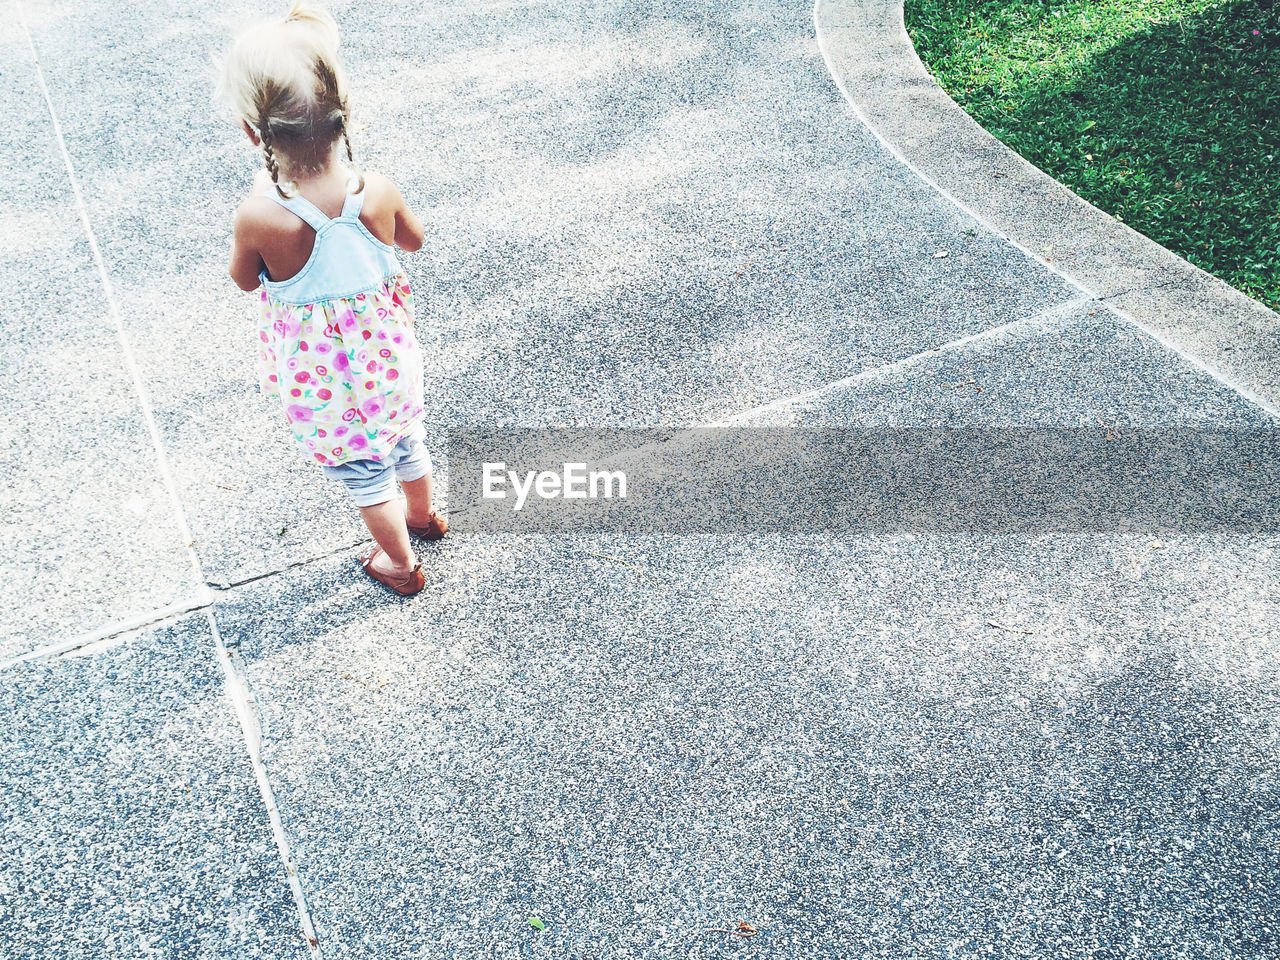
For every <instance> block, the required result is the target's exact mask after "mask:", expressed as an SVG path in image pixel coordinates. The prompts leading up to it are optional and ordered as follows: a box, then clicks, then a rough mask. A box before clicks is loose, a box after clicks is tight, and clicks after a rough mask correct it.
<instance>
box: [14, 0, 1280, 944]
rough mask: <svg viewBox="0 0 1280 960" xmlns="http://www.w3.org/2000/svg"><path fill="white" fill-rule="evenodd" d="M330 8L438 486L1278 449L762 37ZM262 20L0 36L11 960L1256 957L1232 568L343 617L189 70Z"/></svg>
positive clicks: (1277, 604)
mask: <svg viewBox="0 0 1280 960" xmlns="http://www.w3.org/2000/svg"><path fill="white" fill-rule="evenodd" d="M332 9H333V12H334V13H335V16H336V17H337V19H338V21H339V24H340V27H341V28H342V30H343V37H344V40H343V43H344V53H345V57H346V59H347V63H348V65H349V70H350V73H351V75H352V76H351V79H352V83H353V89H354V100H355V109H356V121H357V124H358V125H359V129H358V130H357V132H356V135H355V136H354V137H353V142H354V146H355V149H356V151H357V153H358V155H359V156H360V157H361V158H362V159H363V162H364V163H365V164H366V165H367V166H368V167H370V168H373V169H378V170H380V171H383V172H385V173H387V174H388V175H390V176H391V177H392V178H393V179H395V180H396V181H397V182H398V183H399V184H400V185H401V188H402V190H403V192H404V194H405V196H406V198H407V199H408V200H409V202H410V204H411V205H413V206H415V207H416V208H417V209H418V210H419V211H420V212H421V213H422V214H423V217H424V220H425V221H426V223H427V233H428V236H427V243H426V246H425V247H424V248H423V250H422V251H421V252H419V253H417V254H413V255H405V256H404V257H403V262H404V264H405V266H406V268H407V272H408V274H409V276H410V279H411V281H412V283H413V285H414V287H415V291H416V295H417V305H418V333H419V338H420V340H421V342H422V344H423V347H424V350H425V352H426V355H427V356H428V358H429V362H428V372H427V392H428V396H429V403H430V406H431V410H430V411H429V414H428V430H429V433H430V436H431V438H432V441H433V443H434V444H435V445H436V446H437V449H440V444H441V443H442V442H443V439H444V438H445V437H446V436H447V434H448V431H449V430H450V429H452V428H457V427H461V426H466V425H488V426H508V425H523V426H540V425H541V426H569V427H649V426H670V427H685V426H696V425H700V424H710V423H721V422H726V421H732V422H737V423H745V424H752V423H759V424H769V425H790V424H794V425H801V426H824V427H860V428H870V429H874V428H879V427H886V426H891V427H911V426H934V425H938V424H947V425H954V426H974V427H982V428H987V427H999V426H1037V425H1043V426H1046V427H1062V428H1079V429H1094V428H1096V429H1099V430H1108V429H1116V428H1123V429H1150V430H1152V431H1155V432H1159V431H1165V430H1177V429H1188V430H1193V429H1197V428H1214V429H1216V428H1223V427H1226V428H1231V429H1242V430H1250V429H1274V428H1275V427H1276V426H1277V418H1276V416H1275V413H1274V411H1273V409H1272V408H1271V407H1270V406H1269V403H1268V401H1267V400H1266V398H1265V396H1259V394H1258V393H1256V392H1253V391H1250V390H1245V391H1244V392H1242V391H1241V390H1240V389H1237V387H1238V386H1239V384H1238V383H1237V382H1236V381H1235V380H1233V379H1232V377H1231V376H1230V375H1226V376H1219V375H1218V374H1219V373H1220V372H1221V371H1220V370H1219V369H1218V367H1216V366H1215V365H1214V363H1213V362H1212V359H1211V358H1210V359H1205V358H1204V357H1202V356H1197V355H1195V353H1194V351H1192V352H1185V351H1183V350H1181V349H1179V344H1178V343H1177V342H1174V341H1172V340H1170V339H1168V338H1165V337H1161V338H1156V337H1153V336H1152V335H1151V334H1150V332H1149V329H1148V328H1146V327H1145V326H1144V325H1140V324H1138V323H1135V322H1133V320H1132V318H1131V317H1130V316H1129V315H1128V314H1127V313H1124V314H1122V313H1117V312H1115V311H1113V310H1112V309H1110V308H1111V307H1112V306H1114V304H1111V303H1107V302H1103V300H1096V299H1094V296H1093V294H1091V293H1090V292H1089V291H1088V288H1087V287H1082V286H1081V285H1080V284H1079V283H1077V282H1075V281H1074V280H1073V279H1071V278H1069V277H1067V276H1063V275H1062V274H1061V273H1056V272H1054V271H1053V270H1052V269H1050V268H1048V267H1046V265H1045V264H1044V263H1042V262H1040V261H1038V260H1036V259H1034V258H1033V257H1032V256H1029V255H1028V254H1027V253H1025V252H1024V251H1023V249H1022V248H1021V247H1020V246H1018V245H1016V244H1014V243H1011V242H1010V241H1009V240H1008V239H1006V238H1005V237H1004V236H1001V235H1000V234H998V233H996V232H994V231H993V229H991V228H990V227H989V226H988V225H987V223H988V222H990V221H988V220H987V219H986V218H983V217H978V216H975V215H971V213H970V212H967V211H966V210H965V209H963V208H962V207H961V206H959V205H958V204H957V203H956V202H954V201H953V200H952V199H950V198H949V197H948V196H946V195H944V193H942V192H940V191H939V190H938V189H936V188H935V187H934V186H933V185H931V183H929V182H927V181H926V180H925V179H923V178H922V177H921V176H920V175H919V174H917V173H916V172H915V170H914V169H913V168H912V167H911V166H908V165H906V164H904V163H903V162H901V160H900V159H899V157H898V156H896V155H895V153H894V152H893V151H892V150H890V149H886V145H885V144H884V143H882V142H881V141H880V140H878V139H877V137H876V136H875V135H874V134H873V133H872V131H871V130H869V129H868V128H867V127H866V126H864V124H863V123H862V122H861V121H860V119H859V114H858V112H857V111H855V108H854V106H853V104H851V103H850V101H849V100H848V99H846V97H845V96H844V95H843V94H842V92H841V90H840V88H839V86H838V85H837V83H836V78H834V77H833V75H832V72H831V69H830V68H829V66H828V62H827V60H826V59H825V58H824V56H823V50H822V49H821V47H820V44H819V38H818V35H817V33H816V31H815V20H814V11H813V9H812V8H811V7H810V6H809V5H807V4H806V3H804V2H790V0H777V2H772V3H745V4H716V3H710V2H702V0H686V2H682V3H674V2H672V3H651V4H637V3H626V4H622V3H608V4H599V3H580V2H577V0H565V2H561V3H556V4H541V3H535V2H532V0H530V2H512V3H485V4H477V5H469V4H459V5H445V4H423V3H410V2H407V0H405V2H399V3H397V2H394V0H372V2H361V3H355V2H352V3H347V4H335V5H334V6H333V8H332ZM262 12H265V11H263V10H262V8H259V7H251V6H249V5H247V4H244V3H242V2H235V3H233V4H231V5H230V6H228V5H226V4H214V3H209V2H204V0H195V2H193V3H189V4H185V5H179V6H174V5H169V4H160V3H155V2H153V0H145V2H144V0H121V2H118V3H112V4H103V3H89V2H84V3H72V4H56V3H53V2H50V0H22V2H21V4H20V5H16V4H12V3H11V4H8V5H6V6H4V7H0V51H2V52H3V56H0V90H3V92H4V95H5V98H6V102H7V103H8V106H9V119H8V124H9V129H10V134H11V135H10V137H9V146H7V147H6V148H5V149H4V150H2V151H0V174H2V175H3V180H4V182H5V183H6V184H7V185H8V196H9V202H8V203H6V204H5V206H4V208H3V209H2V210H0V244H2V245H3V257H0V285H2V287H3V290H4V291H5V293H6V295H7V302H8V303H9V304H10V310H9V312H8V314H7V315H6V317H5V319H4V320H3V324H4V331H5V340H6V345H7V349H6V351H5V354H4V356H5V361H4V364H5V366H4V370H5V372H6V376H4V378H3V380H0V395H2V396H3V399H4V401H5V402H6V403H7V404H8V406H9V409H10V411H11V415H10V416H9V417H8V418H7V420H6V424H5V427H4V432H3V441H4V446H5V449H6V450H8V451H9V456H10V461H11V469H10V471H9V482H8V489H9V508H8V509H7V510H6V511H5V512H4V518H3V526H2V527H0V529H2V530H3V534H2V535H3V538H4V550H3V554H2V555H0V572H2V573H3V575H4V580H5V583H6V585H7V596H8V599H9V603H8V604H7V606H6V611H5V613H4V614H3V615H0V661H2V663H3V666H2V668H0V702H2V706H0V717H2V718H3V719H2V720H0V739H2V741H3V744H4V748H3V752H2V753H0V826H2V829H0V957H6V958H8V957H12V958H41V960H43V958H53V957H57V958H95V960H97V958H104V957H111V958H135V957H136V958H144V957H147V958H150V957H163V958H186V957H199V958H257V957H262V958H293V957H298V958H305V957H317V956H323V957H325V958H353V960H354V958H371V960H372V958H379V960H385V958H401V957H403V958H410V957H412V958H437V957H466V958H488V957H494V958H497V957H565V958H569V957H572V958H624V957H630V958H641V957H643V958H649V957H655V958H668V957H670V958H686V957H689V958H693V957H698V958H701V957H729V956H734V957H738V956H742V957H812V958H828V957H829V958H837V957H840V958H843V957H859V958H886V960H888V958H903V957H939V958H941V957H980V956H981V957H987V956H996V957H1014V956H1017V957H1024V956H1025V957H1040V956H1056V957H1069V958H1086V957H1088V958H1093V957H1143V958H1152V957H1196V958H1228V957H1231V958H1235V957H1240V958H1258V960H1261V958H1267V957H1274V956H1276V955H1277V953H1278V952H1280V900H1278V898H1277V897H1276V895H1275V891H1276V890H1277V889H1280V866H1278V865H1280V788H1278V785H1277V779H1276V770H1277V762H1278V761H1280V739H1278V735H1277V730H1278V729H1280V727H1278V724H1280V680H1278V678H1280V575H1278V569H1280V553H1278V552H1277V548H1278V547H1280V543H1278V542H1277V539H1278V538H1277V537H1276V536H1274V535H1267V536H1263V535H1258V534H1253V533H1247V532H1242V531H1230V530H1219V531H1215V532H1208V533H1206V532H1178V531H1176V530H1175V531H1167V532H1162V533H1161V534H1160V535H1159V536H1153V535H1152V534H1151V533H1150V532H1143V531H1140V530H1116V531H1103V532H1096V531H1095V532H1092V533H1087V534H1086V533H1063V532H1057V533H1054V532H1045V533H1043V534H1040V535H1034V536H1026V535H1024V534H1016V535H1014V534H1009V535H1000V534H991V533H989V532H988V533H976V532H975V533H965V532H951V533H937V532H933V533H931V532H928V531H926V530H918V531H913V530H905V531H903V532H900V533H895V534H892V535H865V536H855V535H838V536H837V535H833V534H831V533H829V532H826V531H823V530H813V531H811V532H804V533H800V534H786V535H781V534H778V535H775V534H745V533H741V532H734V531H732V530H723V531H720V530H715V529H708V530H698V531H694V530H670V529H665V530H659V531H654V532H653V533H651V534H648V535H628V536H625V537H624V536H608V535H603V534H599V535H593V536H586V535H565V536H516V535H485V536H481V535H471V536H467V535H465V534H464V535H457V536H451V537H449V538H448V539H446V540H445V541H443V542H442V543H441V544H439V545H436V546H433V547H431V548H429V549H425V550H424V560H425V566H426V569H427V571H428V580H429V584H428V589H427V590H426V591H425V592H423V593H422V594H421V595H419V596H417V597H415V598H413V599H411V600H409V601H403V600H400V599H398V598H395V597H394V596H392V595H390V594H389V593H388V592H386V591H385V590H383V589H382V588H380V587H379V586H378V585H377V584H375V583H373V582H372V581H370V580H369V579H368V578H367V577H366V576H365V575H364V574H363V573H362V572H361V571H360V570H359V569H358V567H357V565H356V563H355V561H354V554H355V550H356V546H357V544H359V543H360V542H361V541H362V539H363V528H362V527H361V526H360V524H359V520H358V517H357V516H356V514H355V512H354V511H351V510H348V508H346V507H345V505H344V504H343V501H342V498H341V496H340V491H339V490H338V489H337V488H335V487H333V486H331V485H330V484H329V483H328V482H327V481H325V480H324V478H323V477H322V476H320V474H319V472H318V471H316V470H315V469H314V468H313V467H312V466H311V465H309V464H307V463H306V462H304V461H303V459H302V458H301V457H300V456H299V455H298V453H297V452H296V450H295V448H294V447H293V445H292V441H291V439H290V438H289V437H288V436H287V433H286V431H285V429H284V427H283V425H282V423H281V421H280V416H279V414H278V412H277V411H276V409H275V408H273V407H272V405H271V403H270V402H268V401H266V400H264V399H263V398H261V397H259V396H258V395H257V393H256V387H255V380H254V369H253V349H254V348H253V340H252V321H253V310H254V306H255V303H254V300H253V298H252V297H250V296H248V295H244V294H241V293H240V292H239V291H238V290H236V289H235V288H234V286H233V285H232V284H231V282H230V281H229V279H228V278H227V276H226V273H225V261H226V255H227V252H228V244H229V231H230V223H231V216H232V212H233V210H234V208H235V206H236V204H237V203H238V201H239V199H240V198H241V196H242V195H243V194H244V193H245V191H246V190H247V188H248V184H249V181H250V179H251V177H252V174H253V171H254V168H255V164H256V158H255V156H254V154H253V152H252V149H251V148H250V147H249V145H248V143H247V141H245V140H244V138H243V136H242V135H241V134H240V133H239V132H238V131H237V130H236V128H235V127H234V125H233V124H232V122H231V120H230V119H229V118H226V117H224V116H223V111H222V108H221V107H218V106H216V105H215V104H213V102H212V88H213V78H214V68H213V67H212V65H211V64H210V55H211V54H212V53H215V52H218V51H221V50H223V49H225V47H226V44H227V42H228V41H227V38H228V36H229V34H230V32H231V31H232V30H233V29H234V28H235V26H236V25H238V24H239V23H241V22H242V21H243V20H244V19H245V18H248V17H252V16H253V15H255V14H260V13H262ZM848 22H851V21H845V22H843V23H844V25H842V26H841V29H842V30H844V29H849V27H848V26H847V23H848ZM851 95H853V94H852V92H851ZM1105 299H1106V298H1104V300H1105ZM1126 309H1127V308H1126ZM1258 357H1262V358H1263V360H1265V356H1264V355H1263V354H1262V353H1258V354H1252V353H1251V354H1250V358H1251V359H1250V363H1253V362H1254V361H1255V360H1257V358H1258ZM1258 362H1263V361H1262V360H1259V361H1258ZM1242 369H1243V368H1242ZM1248 369H1249V370H1250V371H1252V370H1254V369H1255V368H1254V367H1249V368H1248ZM1228 374H1229V371H1228ZM1269 382H1271V381H1269V380H1267V379H1266V378H1265V377H1261V376H1259V377H1257V378H1255V379H1254V380H1251V381H1250V383H1259V384H1265V383H1269ZM1259 389H1261V388H1259ZM1246 394H1247V395H1246ZM531 916H534V917H537V918H540V922H541V923H542V924H543V927H544V929H538V928H537V927H535V926H534V925H531V924H530V923H529V918H530V917H531ZM740 922H741V923H745V924H749V925H750V927H751V928H753V929H754V930H755V935H754V936H749V937H741V936H735V935H734V934H733V933H726V932H724V931H739V930H740V928H739V927H738V925H739V923H740ZM742 929H745V928H742Z"/></svg>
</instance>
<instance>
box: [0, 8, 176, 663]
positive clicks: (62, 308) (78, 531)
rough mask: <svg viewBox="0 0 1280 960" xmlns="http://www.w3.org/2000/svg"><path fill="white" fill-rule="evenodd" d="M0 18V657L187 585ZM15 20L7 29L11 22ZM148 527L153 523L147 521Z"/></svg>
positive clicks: (165, 504) (172, 598) (85, 259)
mask: <svg viewBox="0 0 1280 960" xmlns="http://www.w3.org/2000/svg"><path fill="white" fill-rule="evenodd" d="M11 20H12V9H11V8H6V9H5V11H4V13H3V14H0V89H3V90H4V91H5V94H6V102H7V104H8V112H9V118H8V120H7V121H6V122H7V125H8V130H9V134H8V137H7V146H6V148H5V149H4V150H3V151H0V178H3V181H4V182H5V183H6V184H8V190H9V191H10V193H11V195H12V196H13V197H14V198H21V202H20V203H6V204H5V205H4V207H3V208H2V209H0V297H3V300H4V302H5V304H6V305H7V307H6V313H5V316H4V320H3V324H4V350H3V352H2V354H0V356H2V357H3V359H2V360H0V373H2V374H3V375H2V376H0V404H2V405H3V407H4V410H5V416H4V419H3V424H2V425H0V452H2V453H3V456H4V458H5V461H6V463H8V464H9V469H8V471H7V476H6V479H5V509H4V510H3V511H2V512H0V576H2V577H3V580H4V582H5V584H6V585H7V589H8V590H9V591H11V595H12V596H14V597H20V598H21V602H20V603H10V604H6V605H5V608H4V611H3V612H2V613H0V660H5V659H8V658H9V657H12V656H17V655H20V654H24V653H27V652H29V651H30V650H32V649H33V648H35V647H37V646H40V645H42V644H45V643H50V642H53V641H57V640H61V639H66V638H68V637H71V636H75V635H78V634H81V633H86V632H89V631H92V630H94V629H96V628H99V627H101V626H103V625H105V624H107V623H110V622H113V621H116V620H119V619H121V618H124V617H128V616H130V615H131V614H135V613H138V612H140V611H143V610H148V609H154V608H156V607H163V606H166V605H168V604H171V603H175V602H177V601H179V600H180V599H182V598H183V597H185V596H189V595H190V594H191V593H192V592H193V591H194V589H195V586H196V585H195V584H194V582H193V578H192V574H191V567H190V564H189V562H188V559H187V554H186V550H185V544H184V543H183V540H182V537H181V534H180V533H179V528H178V525H177V523H176V522H175V521H174V520H173V519H172V511H171V509H170V506H169V500H168V498H167V496H166V493H165V490H164V486H163V484H162V483H161V482H160V479H159V477H158V475H157V472H156V462H155V458H154V456H152V455H151V441H150V438H149V436H148V434H147V430H146V425H145V422H144V420H143V417H142V415H141V412H140V410H139V406H138V398H137V393H136V391H135V390H134V386H133V383H132V381H131V379H130V377H129V375H128V373H127V371H126V369H125V364H124V356H123V352H122V351H121V349H120V346H119V344H118V342H117V339H116V334H115V328H114V326H113V324H112V322H111V318H110V314H109V312H108V308H107V300H106V297H105V296H104V294H103V290H102V284H101V281H100V279H99V277H98V275H97V272H96V271H95V269H94V265H93V260H92V257H91V255H90V251H89V247H88V244H87V243H86V242H85V240H84V234H83V231H82V230H81V227H80V222H79V219H78V218H77V215H76V208H75V204H74V198H73V196H72V193H71V189H70V186H69V185H68V183H67V180H66V171H65V169H64V167H63V163H62V158H61V157H60V156H59V154H58V150H57V143H56V141H55V139H54V136H53V130H52V126H51V124H50V121H49V115H48V111H47V109H46V108H45V105H44V101H43V98H42V95H41V92H40V88H39V85H38V82H37V80H36V75H35V69H34V65H33V64H32V62H31V54H30V51H29V50H28V49H27V46H26V40H25V38H24V37H23V35H22V33H21V31H20V30H18V29H17V28H16V25H13V24H11ZM10 26H13V29H8V27H10ZM144 519H145V520H146V521H147V522H145V523H144V522H143V521H144Z"/></svg>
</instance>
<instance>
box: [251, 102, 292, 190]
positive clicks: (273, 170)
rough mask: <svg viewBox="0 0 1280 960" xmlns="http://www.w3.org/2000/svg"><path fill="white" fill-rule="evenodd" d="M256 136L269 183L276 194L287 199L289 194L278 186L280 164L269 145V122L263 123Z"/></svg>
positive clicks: (270, 138)
mask: <svg viewBox="0 0 1280 960" xmlns="http://www.w3.org/2000/svg"><path fill="white" fill-rule="evenodd" d="M258 136H259V137H260V138H261V140H262V156H263V158H264V159H265V160H266V161H267V172H268V173H270V174H271V182H272V183H274V184H275V185H276V193H278V194H280V196H281V198H282V199H285V200H287V199H289V194H287V193H285V192H284V187H282V186H280V164H279V162H278V161H277V160H276V152H275V149H274V148H273V147H272V145H271V140H272V137H271V122H270V121H265V122H263V123H262V124H261V125H260V126H259V127H258Z"/></svg>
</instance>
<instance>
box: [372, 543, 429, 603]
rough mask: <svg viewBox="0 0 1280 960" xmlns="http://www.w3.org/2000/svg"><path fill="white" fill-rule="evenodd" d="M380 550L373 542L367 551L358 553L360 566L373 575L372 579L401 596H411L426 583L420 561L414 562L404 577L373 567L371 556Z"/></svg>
mask: <svg viewBox="0 0 1280 960" xmlns="http://www.w3.org/2000/svg"><path fill="white" fill-rule="evenodd" d="M382 552H383V549H382V548H381V547H380V546H378V545H377V544H376V543H375V544H374V545H373V546H372V547H370V548H369V549H368V551H367V552H365V553H362V554H361V555H360V566H362V567H364V572H365V573H367V574H368V575H369V576H371V577H373V579H375V580H377V581H378V582H379V583H380V584H382V585H383V586H384V587H388V588H390V589H392V590H394V591H395V592H396V593H398V594H400V596H402V597H411V596H413V595H414V594H415V593H417V592H418V591H419V590H421V589H422V588H423V587H425V586H426V585H427V578H426V577H425V576H424V575H423V573H422V564H420V563H419V564H416V565H415V566H414V568H413V569H412V570H411V571H409V575H408V576H405V577H395V576H392V575H391V574H387V573H379V572H378V571H377V570H375V569H373V558H374V557H376V556H377V555H378V554H380V553H382Z"/></svg>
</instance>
